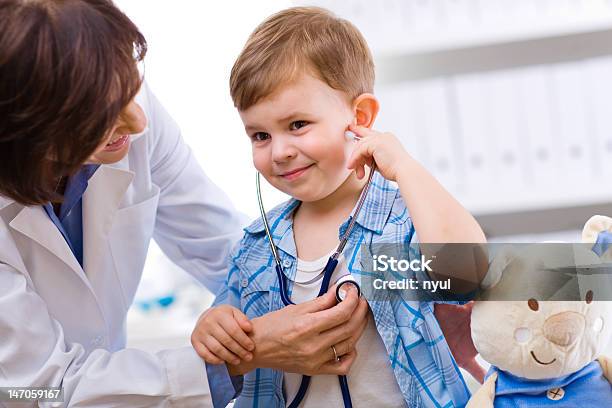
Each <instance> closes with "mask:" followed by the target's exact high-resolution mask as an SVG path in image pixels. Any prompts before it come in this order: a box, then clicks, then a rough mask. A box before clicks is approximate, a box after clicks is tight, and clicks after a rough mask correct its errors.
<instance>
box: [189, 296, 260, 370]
mask: <svg viewBox="0 0 612 408" xmlns="http://www.w3.org/2000/svg"><path fill="white" fill-rule="evenodd" d="M252 330H253V326H252V325H251V322H250V321H249V318H248V317H246V315H245V314H244V313H242V312H241V311H240V310H238V309H236V308H235V307H232V306H229V305H220V306H216V307H211V308H210V309H208V310H207V311H205V312H204V313H202V315H201V316H200V318H199V319H198V322H197V324H196V327H195V329H194V330H193V333H192V334H191V344H192V345H193V348H194V349H195V351H196V352H197V353H198V355H199V356H200V357H202V358H203V359H204V361H206V362H207V363H209V364H222V363H223V362H226V363H230V364H238V363H240V361H241V360H242V361H250V360H251V359H252V358H253V354H252V351H253V349H254V348H255V344H254V343H253V340H251V339H250V338H249V336H248V335H247V333H249V332H251V331H252Z"/></svg>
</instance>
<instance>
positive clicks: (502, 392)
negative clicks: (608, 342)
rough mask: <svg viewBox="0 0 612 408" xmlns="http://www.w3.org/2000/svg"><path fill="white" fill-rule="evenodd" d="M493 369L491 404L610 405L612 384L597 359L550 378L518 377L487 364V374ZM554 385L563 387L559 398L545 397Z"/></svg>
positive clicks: (507, 407)
mask: <svg viewBox="0 0 612 408" xmlns="http://www.w3.org/2000/svg"><path fill="white" fill-rule="evenodd" d="M493 372H497V381H496V384H495V402H494V404H493V405H494V407H495V408H518V407H521V408H522V407H529V408H540V407H556V408H575V407H581V408H590V407H593V408H594V407H598V408H599V407H612V385H610V383H609V382H608V380H607V379H606V377H604V376H603V371H602V370H601V366H600V365H599V362H597V361H593V362H591V363H590V364H588V365H586V366H585V367H584V368H583V369H581V370H579V371H577V372H575V373H572V374H569V375H566V376H563V377H560V378H555V379H550V380H529V379H525V378H520V377H517V376H515V375H512V374H510V373H508V372H506V371H503V370H499V369H497V368H495V367H491V369H490V370H489V372H488V373H487V378H488V377H489V376H490V375H491V374H493ZM555 388H562V389H563V392H564V394H563V398H560V399H557V400H552V399H549V398H548V397H547V393H548V391H549V390H554V389H555ZM553 392H554V391H553Z"/></svg>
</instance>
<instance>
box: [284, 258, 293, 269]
mask: <svg viewBox="0 0 612 408" xmlns="http://www.w3.org/2000/svg"><path fill="white" fill-rule="evenodd" d="M292 263H293V262H291V261H290V260H289V259H285V260H284V261H283V267H285V268H289V267H290V266H291V264H292Z"/></svg>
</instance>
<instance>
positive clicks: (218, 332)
mask: <svg viewBox="0 0 612 408" xmlns="http://www.w3.org/2000/svg"><path fill="white" fill-rule="evenodd" d="M231 323H233V324H234V326H235V327H236V328H237V329H238V330H239V331H240V332H242V330H240V328H239V327H238V324H237V323H236V322H234V321H232V322H231ZM219 324H221V325H220V326H216V327H215V328H213V329H212V330H211V333H210V334H211V336H213V337H214V338H215V339H216V340H217V341H218V342H219V343H221V344H222V345H223V346H224V347H225V348H226V349H228V350H229V351H231V352H232V353H234V354H235V355H236V356H238V357H240V358H241V359H243V360H247V361H248V360H251V359H252V358H253V356H252V355H251V353H249V351H248V350H246V349H245V348H244V347H242V346H241V345H240V344H238V342H237V341H236V340H234V339H233V338H232V336H231V335H230V334H229V332H230V331H234V330H233V329H232V328H230V329H228V328H226V327H224V326H223V323H221V322H220V323H219ZM225 324H227V323H225ZM228 326H230V327H231V324H228Z"/></svg>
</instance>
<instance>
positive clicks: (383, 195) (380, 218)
mask: <svg viewBox="0 0 612 408" xmlns="http://www.w3.org/2000/svg"><path fill="white" fill-rule="evenodd" d="M396 194H397V189H396V188H394V187H393V186H392V185H391V183H390V182H389V181H388V180H386V179H385V178H384V177H383V176H382V175H381V174H380V173H378V172H375V173H374V176H372V186H371V187H370V191H369V192H368V195H367V197H366V199H365V202H364V203H363V208H362V209H361V211H360V213H359V215H358V216H357V221H356V222H355V223H356V224H358V225H359V226H361V227H362V228H365V229H367V230H370V231H372V232H374V233H375V234H378V235H380V234H382V232H383V228H384V227H385V223H386V222H387V219H388V218H389V214H390V213H391V209H392V207H393V203H394V200H395V197H396ZM299 204H300V201H299V200H296V199H295V198H292V199H290V200H289V201H287V202H285V203H283V204H281V205H279V206H277V207H275V208H274V209H272V210H271V211H269V212H268V213H267V217H268V220H269V221H268V222H270V232H271V233H272V237H273V238H274V239H275V240H281V241H282V239H283V237H284V236H285V235H286V233H287V231H288V230H290V229H291V226H292V225H293V219H292V218H293V212H294V210H295V209H296V208H297V207H298V206H299ZM353 211H354V209H353ZM349 221H350V219H348V220H346V221H345V222H344V223H343V224H342V225H341V226H340V229H339V236H342V234H343V233H344V231H345V230H346V227H347V226H348V223H349ZM244 230H245V231H246V232H247V233H249V234H252V235H255V234H260V233H262V232H264V223H263V220H262V219H261V218H258V219H257V220H256V221H255V222H253V223H252V224H251V225H249V226H248V227H246V228H245V229H244ZM279 247H281V245H280V244H279ZM285 252H288V253H290V252H291V251H285Z"/></svg>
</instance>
